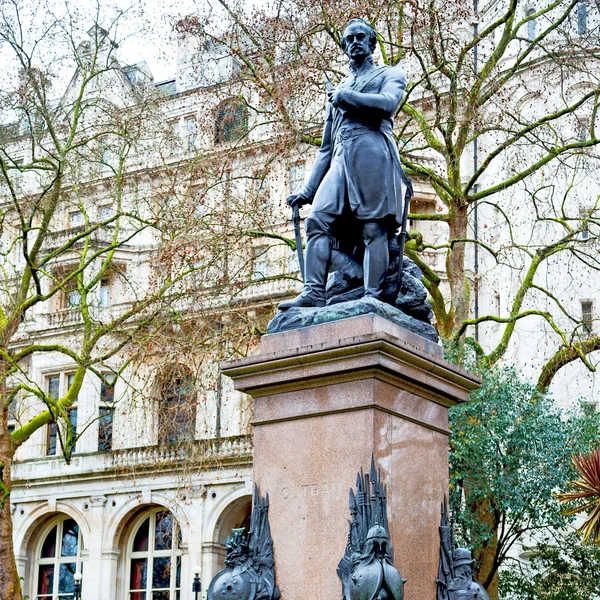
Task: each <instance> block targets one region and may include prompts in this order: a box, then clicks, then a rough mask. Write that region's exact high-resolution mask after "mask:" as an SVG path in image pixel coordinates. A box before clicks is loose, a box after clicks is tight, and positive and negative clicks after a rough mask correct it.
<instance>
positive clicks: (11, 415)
mask: <svg viewBox="0 0 600 600" xmlns="http://www.w3.org/2000/svg"><path fill="white" fill-rule="evenodd" d="M7 393H8V395H10V393H11V391H10V390H7ZM16 428H17V399H16V398H13V399H12V400H11V401H10V404H9V405H8V435H10V434H11V433H13V432H14V430H15V429H16Z"/></svg>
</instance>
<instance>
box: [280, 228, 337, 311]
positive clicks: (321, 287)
mask: <svg viewBox="0 0 600 600" xmlns="http://www.w3.org/2000/svg"><path fill="white" fill-rule="evenodd" d="M330 264H331V237H330V236H329V235H327V234H326V233H321V232H318V233H316V234H315V235H310V236H309V237H308V240H307V242H306V258H305V260H304V289H303V290H302V293H301V294H300V295H299V296H296V297H295V298H294V299H293V300H286V301H285V302H282V303H281V304H280V305H279V307H278V308H279V310H288V309H289V308H315V307H322V306H325V301H326V296H325V285H326V283H327V274H328V273H329V265H330Z"/></svg>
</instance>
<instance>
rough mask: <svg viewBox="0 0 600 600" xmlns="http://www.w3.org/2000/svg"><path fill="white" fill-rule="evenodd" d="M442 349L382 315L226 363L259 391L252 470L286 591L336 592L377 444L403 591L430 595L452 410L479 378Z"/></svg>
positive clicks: (324, 597) (293, 594) (277, 337)
mask: <svg viewBox="0 0 600 600" xmlns="http://www.w3.org/2000/svg"><path fill="white" fill-rule="evenodd" d="M441 355H442V352H441V348H440V347H439V346H437V345H436V344H433V343H432V342H429V341H428V340H426V339H424V338H421V337H420V336H418V335H416V334H413V333H411V332H409V331H406V330H404V329H402V328H401V327H399V326H398V325H396V324H395V323H392V322H390V321H387V320H385V319H382V318H381V317H378V316H376V315H364V316H360V317H355V318H350V319H345V320H342V321H337V322H333V323H326V324H323V325H316V326H313V327H307V328H304V329H298V330H292V331H287V332H283V333H277V334H273V335H266V336H264V337H263V338H262V342H261V353H260V354H259V355H258V356H253V357H250V358H244V359H240V360H233V361H228V362H227V363H224V364H223V373H224V374H226V375H228V376H229V377H232V378H233V380H234V382H235V387H236V389H238V390H241V391H243V392H246V393H248V394H250V395H252V396H253V397H254V399H255V408H254V479H255V481H256V483H258V485H259V486H260V489H261V491H262V493H266V492H268V493H269V495H270V509H269V515H270V522H271V533H272V536H273V541H274V552H275V571H276V577H277V585H278V586H279V588H280V590H281V594H282V600H304V599H306V598H311V600H336V599H338V598H341V584H340V581H339V579H338V576H337V574H336V567H337V564H338V562H339V560H340V559H341V558H342V556H343V554H344V548H345V545H346V539H347V534H348V524H347V519H348V518H350V514H349V510H348V490H349V488H350V487H351V486H353V485H354V484H355V477H356V472H357V470H358V469H359V468H360V467H361V466H362V467H363V468H364V469H368V467H369V464H370V460H371V454H374V455H375V461H376V465H377V466H378V467H379V468H380V469H381V473H382V478H383V481H384V482H386V483H387V485H388V516H389V520H390V530H391V541H392V545H393V547H394V551H395V559H394V562H395V565H396V567H397V568H398V569H399V570H400V572H401V573H402V575H403V576H404V577H405V578H407V579H408V582H407V584H406V587H405V599H406V600H435V590H436V586H435V580H436V576H437V566H438V551H439V537H438V526H439V519H440V504H441V502H442V500H443V498H444V494H446V493H447V491H448V433H449V432H448V408H449V407H450V406H452V405H453V404H455V403H457V402H460V401H464V400H466V399H467V395H468V393H469V391H471V390H473V389H476V388H477V386H478V382H479V380H478V378H477V377H475V376H474V375H473V374H471V373H469V372H468V371H465V370H464V369H461V368H459V367H456V366H455V365H453V364H450V363H448V362H447V361H445V360H444V359H443V358H442V356H441Z"/></svg>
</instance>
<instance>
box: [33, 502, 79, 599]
mask: <svg viewBox="0 0 600 600" xmlns="http://www.w3.org/2000/svg"><path fill="white" fill-rule="evenodd" d="M69 520H72V521H74V522H75V524H76V525H77V530H78V531H77V554H76V555H75V556H61V554H62V552H61V550H62V542H63V537H64V523H65V522H66V521H69ZM55 527H56V548H55V551H54V557H49V558H42V556H41V554H42V548H43V546H44V542H45V541H46V539H47V537H48V536H49V535H50V533H51V532H52V530H53V529H54V528H55ZM84 553H85V543H84V539H83V534H82V532H81V526H80V525H79V523H78V522H77V519H75V518H74V517H72V516H71V515H68V514H66V513H62V514H61V515H60V516H57V517H55V518H53V519H51V520H50V521H48V523H47V524H46V526H45V527H44V528H43V529H42V530H41V532H40V535H39V536H38V539H37V542H36V546H35V555H34V570H33V578H32V579H33V589H32V592H33V594H32V596H31V597H32V598H34V599H35V600H58V598H61V597H65V596H66V597H67V598H73V599H74V598H75V596H74V595H73V594H72V593H70V592H60V593H59V591H58V585H59V581H60V565H61V564H70V563H73V562H74V563H75V572H78V571H79V573H83V563H84V560H83V556H84ZM48 564H50V565H53V566H54V574H53V583H52V593H51V594H49V595H48V594H43V595H40V594H39V593H38V586H39V581H40V566H41V565H48ZM57 567H58V569H57ZM82 581H83V580H82Z"/></svg>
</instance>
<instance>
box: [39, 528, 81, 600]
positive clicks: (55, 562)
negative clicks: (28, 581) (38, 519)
mask: <svg viewBox="0 0 600 600" xmlns="http://www.w3.org/2000/svg"><path fill="white" fill-rule="evenodd" d="M82 550H83V540H82V538H81V532H80V531H79V525H77V523H76V522H75V520H74V519H71V518H68V517H67V518H63V519H62V520H60V521H58V522H55V524H54V525H53V526H52V528H51V529H50V531H49V532H48V533H47V534H46V535H45V536H44V538H43V540H42V543H41V546H40V548H39V550H38V552H37V555H36V578H37V580H36V583H35V589H36V590H37V595H36V599H37V600H68V599H69V598H73V597H74V591H75V579H74V575H75V573H76V572H77V571H78V572H79V573H82V564H81V551H82Z"/></svg>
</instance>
